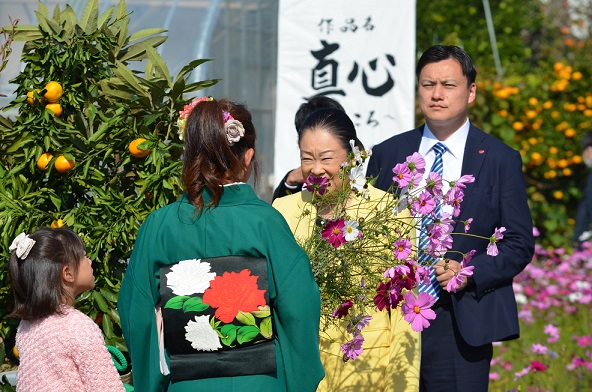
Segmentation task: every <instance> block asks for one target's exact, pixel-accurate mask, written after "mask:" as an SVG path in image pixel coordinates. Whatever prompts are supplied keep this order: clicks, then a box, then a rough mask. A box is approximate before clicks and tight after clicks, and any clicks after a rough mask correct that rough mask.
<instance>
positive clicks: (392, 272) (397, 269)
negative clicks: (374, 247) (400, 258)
mask: <svg viewBox="0 0 592 392" xmlns="http://www.w3.org/2000/svg"><path fill="white" fill-rule="evenodd" d="M410 272H411V267H410V266H409V265H407V264H403V265H395V266H393V267H390V268H387V270H386V271H384V277H385V278H391V279H392V278H394V277H395V276H397V275H408V274H409V273H410Z"/></svg>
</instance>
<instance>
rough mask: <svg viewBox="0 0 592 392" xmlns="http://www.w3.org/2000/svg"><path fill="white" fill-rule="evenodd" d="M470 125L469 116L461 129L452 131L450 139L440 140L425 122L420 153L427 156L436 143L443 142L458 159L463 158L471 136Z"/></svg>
mask: <svg viewBox="0 0 592 392" xmlns="http://www.w3.org/2000/svg"><path fill="white" fill-rule="evenodd" d="M470 127H471V122H470V121H469V119H468V118H467V121H465V123H464V124H463V125H462V126H461V127H460V128H459V129H457V130H456V131H455V132H454V133H452V135H450V137H448V139H446V140H443V141H440V140H438V138H437V137H436V136H434V134H433V133H432V131H430V128H429V127H428V124H424V128H423V136H422V138H421V145H420V151H419V153H420V154H421V155H422V156H425V155H426V154H427V153H428V152H429V151H430V150H431V149H432V147H434V145H435V144H436V143H438V142H441V143H443V144H444V145H445V146H446V148H447V149H448V152H450V153H451V154H452V155H453V156H454V157H455V158H456V159H462V157H463V154H464V151H465V145H466V144H467V137H468V136H469V128H470Z"/></svg>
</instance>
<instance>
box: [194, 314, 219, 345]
mask: <svg viewBox="0 0 592 392" xmlns="http://www.w3.org/2000/svg"><path fill="white" fill-rule="evenodd" d="M185 331H186V332H187V333H186V334H185V339H187V340H188V341H189V342H191V347H193V348H194V349H196V350H198V351H216V350H218V349H219V348H222V345H221V344H220V338H219V337H218V334H217V333H216V331H214V330H213V329H212V326H211V325H210V319H209V316H195V321H189V322H188V323H187V325H186V326H185Z"/></svg>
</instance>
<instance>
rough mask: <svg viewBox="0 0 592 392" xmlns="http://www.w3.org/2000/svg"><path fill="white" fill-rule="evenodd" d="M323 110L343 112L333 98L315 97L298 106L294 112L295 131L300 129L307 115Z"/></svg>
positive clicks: (341, 107)
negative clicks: (329, 109)
mask: <svg viewBox="0 0 592 392" xmlns="http://www.w3.org/2000/svg"><path fill="white" fill-rule="evenodd" d="M323 108H331V109H337V110H341V111H342V112H345V109H343V106H341V105H340V104H339V102H337V101H336V100H334V99H333V98H329V97H327V96H324V95H317V96H315V97H312V98H311V99H309V100H308V101H306V102H304V103H303V104H302V105H300V107H299V108H298V110H297V111H296V117H295V118H294V125H295V126H296V131H298V130H299V129H300V127H301V126H302V123H303V122H304V120H305V119H306V117H308V115H309V114H311V113H312V112H314V111H315V110H317V109H323Z"/></svg>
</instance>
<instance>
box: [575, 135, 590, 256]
mask: <svg viewBox="0 0 592 392" xmlns="http://www.w3.org/2000/svg"><path fill="white" fill-rule="evenodd" d="M582 157H583V158H584V163H585V164H586V166H587V167H588V169H591V168H592V132H588V133H586V135H585V136H584V137H583V139H582ZM573 240H574V243H575V244H576V245H577V246H580V245H581V244H582V242H584V241H592V171H591V172H590V173H589V174H588V179H587V180H586V187H585V188H584V195H583V196H582V199H581V200H580V204H579V205H578V210H577V211H576V224H575V226H574V234H573Z"/></svg>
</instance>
